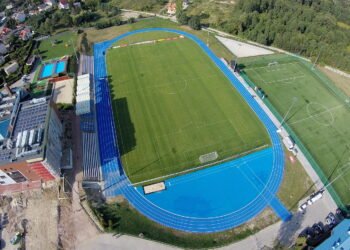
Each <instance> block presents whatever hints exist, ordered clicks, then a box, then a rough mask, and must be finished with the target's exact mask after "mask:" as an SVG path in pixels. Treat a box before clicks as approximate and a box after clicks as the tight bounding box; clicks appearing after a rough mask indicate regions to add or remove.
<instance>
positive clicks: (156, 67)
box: [107, 32, 270, 183]
mask: <svg viewBox="0 0 350 250" xmlns="http://www.w3.org/2000/svg"><path fill="white" fill-rule="evenodd" d="M143 34H145V39H144V40H148V39H156V38H163V37H166V36H177V35H176V34H172V33H170V34H169V33H168V32H164V33H163V34H161V33H159V32H154V33H153V36H152V33H143ZM141 35H142V34H139V35H138V36H141ZM139 38H140V37H137V38H136V39H139ZM129 40H130V39H129ZM122 42H123V41H122ZM124 43H125V41H124ZM107 70H108V74H109V77H110V79H109V80H110V81H109V82H110V84H111V95H112V104H113V110H114V115H115V124H116V126H117V135H118V141H119V150H120V153H121V159H122V162H123V166H124V169H125V171H126V173H127V174H128V176H129V178H130V179H131V181H132V182H134V183H135V182H140V181H144V180H149V179H152V178H156V177H161V176H165V175H168V174H172V173H176V172H179V171H183V170H187V169H191V168H193V167H195V166H198V165H202V164H201V163H200V162H199V159H198V158H199V156H201V155H204V154H208V153H211V152H217V153H218V155H219V157H218V159H217V160H223V159H227V158H228V157H233V156H235V155H237V154H239V153H243V152H247V151H249V150H252V149H255V148H257V147H260V146H263V145H267V144H270V140H269V138H268V134H267V131H266V130H265V128H264V126H263V124H262V123H261V122H260V120H259V119H258V117H257V116H256V115H255V114H254V113H253V112H252V110H251V109H250V108H249V106H248V105H247V104H246V102H245V101H244V100H243V98H242V97H241V95H240V94H239V93H238V92H237V91H236V90H235V89H234V87H233V86H232V84H231V83H230V82H229V81H228V80H227V78H226V77H225V76H224V75H223V74H222V72H221V71H220V70H219V69H218V68H217V67H216V66H215V64H214V63H213V62H212V61H211V60H210V59H209V58H208V56H207V55H206V54H205V53H204V52H203V51H202V50H201V49H200V48H199V47H198V45H197V44H195V43H194V42H193V41H191V40H190V39H188V38H185V39H178V40H173V41H164V42H160V43H156V44H144V45H138V46H132V47H125V48H119V49H111V50H109V51H108V53H107Z"/></svg>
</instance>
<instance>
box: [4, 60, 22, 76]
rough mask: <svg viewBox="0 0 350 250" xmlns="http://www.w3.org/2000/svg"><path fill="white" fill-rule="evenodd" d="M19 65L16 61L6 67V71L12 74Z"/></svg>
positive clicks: (7, 73)
mask: <svg viewBox="0 0 350 250" xmlns="http://www.w3.org/2000/svg"><path fill="white" fill-rule="evenodd" d="M18 67H19V65H18V63H17V62H16V61H15V62H13V63H11V64H10V65H9V66H7V67H5V68H4V71H5V73H6V75H10V74H11V73H14V72H16V71H17V69H18Z"/></svg>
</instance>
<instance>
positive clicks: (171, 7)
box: [166, 3, 176, 15]
mask: <svg viewBox="0 0 350 250" xmlns="http://www.w3.org/2000/svg"><path fill="white" fill-rule="evenodd" d="M166 7H167V9H168V14H169V15H175V13H176V3H168V5H167V6H166Z"/></svg>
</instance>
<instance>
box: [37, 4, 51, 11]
mask: <svg viewBox="0 0 350 250" xmlns="http://www.w3.org/2000/svg"><path fill="white" fill-rule="evenodd" d="M51 7H52V5H47V4H41V5H39V6H38V11H39V12H43V11H47V10H48V9H51Z"/></svg>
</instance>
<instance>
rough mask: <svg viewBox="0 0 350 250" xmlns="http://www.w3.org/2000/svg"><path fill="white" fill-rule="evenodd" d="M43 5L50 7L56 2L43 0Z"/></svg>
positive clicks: (54, 0)
mask: <svg viewBox="0 0 350 250" xmlns="http://www.w3.org/2000/svg"><path fill="white" fill-rule="evenodd" d="M44 4H46V5H49V6H52V5H54V4H56V0H44Z"/></svg>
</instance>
